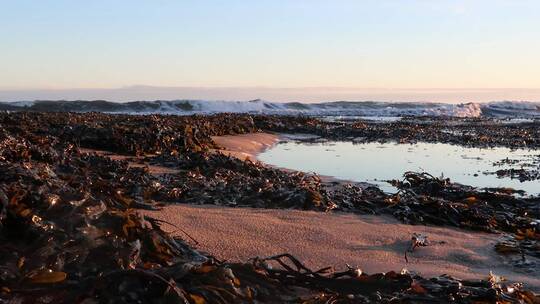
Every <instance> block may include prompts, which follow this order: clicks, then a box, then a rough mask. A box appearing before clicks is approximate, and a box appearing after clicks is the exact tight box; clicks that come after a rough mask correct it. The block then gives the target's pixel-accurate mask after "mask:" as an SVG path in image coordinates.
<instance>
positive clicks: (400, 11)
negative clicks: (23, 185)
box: [0, 0, 540, 89]
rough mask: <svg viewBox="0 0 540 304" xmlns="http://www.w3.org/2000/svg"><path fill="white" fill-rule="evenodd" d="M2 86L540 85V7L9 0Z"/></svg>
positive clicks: (513, 3)
mask: <svg viewBox="0 0 540 304" xmlns="http://www.w3.org/2000/svg"><path fill="white" fill-rule="evenodd" d="M0 71H1V72H0V87H1V88H17V89H25V88H113V87H119V86H129V85H153V86H210V87H211V86H239V87H245V86H248V87H249V86H265V87H320V86H325V87H326V86H332V87H334V86H339V87H356V88H540V1H536V0H531V1H525V0H524V1H519V0H508V1H502V0H491V1H483V0H477V1H474V0H470V1H459V0H455V1H437V0H424V1H414V0H411V1H408V0H400V1H398V0H395V1H385V0H374V1H352V0H351V1H339V0H328V1H316V0H305V1H294V0H290V1H279V0H271V1H234V0H228V1H158V0H154V1H150V0H148V1H135V0H130V1H120V0H114V1H75V0H69V1H68V0H65V1H55V0H49V1H41V0H34V1H25V0H14V1H8V0H5V1H3V0H0Z"/></svg>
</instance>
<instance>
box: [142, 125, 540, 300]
mask: <svg viewBox="0 0 540 304" xmlns="http://www.w3.org/2000/svg"><path fill="white" fill-rule="evenodd" d="M281 138H282V137H280V136H279V135H278V134H270V133H253V134H243V135H229V136H222V137H213V138H212V139H213V140H214V141H216V143H217V144H218V145H219V146H221V147H222V149H221V150H219V151H221V152H224V153H226V154H227V155H230V156H233V157H237V158H239V159H242V160H244V159H246V158H248V159H250V160H252V161H256V160H257V155H258V154H260V153H262V152H264V151H265V150H266V149H269V148H270V147H272V146H273V145H274V144H276V143H277V142H278V141H279V140H280V139H281ZM321 178H322V179H323V182H327V183H330V182H333V183H344V182H348V181H343V180H339V179H336V178H332V177H321ZM144 214H146V215H149V216H152V217H155V218H157V219H160V220H165V221H167V222H170V223H173V224H175V225H177V226H179V227H182V228H183V229H184V230H185V231H186V232H188V233H189V234H190V235H192V236H193V237H194V238H195V239H196V240H197V241H199V242H200V245H199V246H198V248H199V249H200V250H203V251H206V252H208V253H209V254H212V255H216V257H217V258H219V259H225V260H228V261H237V262H240V261H241V262H245V261H246V260H247V259H248V258H252V257H255V256H261V257H262V256H270V255H274V254H279V253H284V252H288V253H291V254H293V255H295V256H297V257H298V258H299V259H300V260H302V261H304V262H306V265H307V266H308V267H313V268H321V267H326V266H333V267H336V268H338V269H340V268H343V267H344V265H345V264H346V263H349V264H351V263H353V264H354V263H356V264H357V265H358V266H359V267H360V268H361V269H363V270H364V271H366V272H368V273H375V272H381V271H391V270H393V271H399V270H401V269H402V268H406V269H408V270H410V271H414V272H419V273H421V274H422V275H425V276H438V275H442V274H448V275H452V276H456V277H459V278H463V279H479V278H487V276H488V275H489V272H490V271H493V272H494V273H495V274H497V275H502V276H503V277H505V278H507V279H508V280H510V281H518V282H524V283H525V284H526V285H527V286H528V287H529V288H531V289H534V290H537V291H540V279H536V278H535V276H536V277H540V274H531V273H528V274H527V273H521V272H517V271H515V270H516V268H515V267H513V266H511V265H510V264H509V263H510V262H509V260H507V259H506V258H505V257H503V256H501V255H500V254H497V253H496V252H495V251H494V250H493V246H494V245H495V243H496V242H497V240H498V239H499V238H500V235H499V234H490V233H482V232H473V231H469V230H464V229H459V228H455V227H434V226H423V225H408V224H403V223H401V222H399V221H398V220H396V219H394V218H392V217H390V216H384V215H358V214H352V213H343V212H331V213H323V212H317V211H303V210H289V209H287V210H282V209H257V208H235V207H223V206H211V205H204V206H196V205H183V204H178V205H170V206H166V207H164V209H162V210H160V211H145V212H144ZM164 229H165V230H167V231H170V232H173V231H175V229H174V228H173V227H169V225H165V226H164ZM412 233H422V234H426V235H427V236H428V238H429V240H431V241H432V242H434V243H438V242H445V243H444V244H435V245H432V246H428V247H421V248H418V249H417V250H415V252H414V253H412V254H410V256H409V260H410V263H406V262H405V260H404V252H405V250H406V249H407V246H408V245H409V244H410V238H411V235H412ZM175 234H177V235H178V236H181V237H182V236H183V235H182V233H179V232H175Z"/></svg>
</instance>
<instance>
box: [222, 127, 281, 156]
mask: <svg viewBox="0 0 540 304" xmlns="http://www.w3.org/2000/svg"><path fill="white" fill-rule="evenodd" d="M212 140H214V142H215V143H216V144H217V145H218V146H220V147H222V148H223V149H221V150H219V151H220V152H221V153H224V154H226V155H229V156H233V157H236V158H239V159H242V160H244V159H246V158H247V159H249V160H251V161H255V160H256V158H257V154H259V153H261V152H263V151H264V150H266V149H269V148H271V147H272V146H273V145H275V144H276V143H277V142H278V141H279V140H280V136H279V135H278V134H271V133H251V134H240V135H225V136H212Z"/></svg>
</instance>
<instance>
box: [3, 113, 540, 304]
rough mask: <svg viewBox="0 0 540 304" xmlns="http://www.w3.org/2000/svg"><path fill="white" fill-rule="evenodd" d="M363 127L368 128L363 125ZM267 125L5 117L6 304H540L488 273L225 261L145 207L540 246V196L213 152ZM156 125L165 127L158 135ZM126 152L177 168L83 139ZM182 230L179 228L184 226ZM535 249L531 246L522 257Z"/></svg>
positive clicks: (235, 119) (226, 117) (280, 259)
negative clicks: (301, 169) (321, 220)
mask: <svg viewBox="0 0 540 304" xmlns="http://www.w3.org/2000/svg"><path fill="white" fill-rule="evenodd" d="M357 127H358V128H361V127H362V126H361V125H359V126H357ZM255 129H257V127H255V122H254V121H252V120H250V117H249V116H243V115H239V116H238V115H233V114H222V115H216V116H209V117H195V116H192V117H164V116H129V115H118V116H115V115H106V114H99V113H87V114H70V113H16V114H13V113H11V114H5V113H4V114H1V115H0V170H1V172H2V174H1V175H0V261H1V262H0V303H197V304H200V303H381V302H382V303H385V302H386V303H396V302H398V303H400V302H407V303H426V302H429V303H447V302H456V303H483V302H484V303H493V302H497V301H499V302H502V303H504V302H510V303H512V302H516V303H518V302H524V303H537V302H538V301H539V299H538V296H536V295H534V294H533V293H531V292H529V291H527V290H525V289H524V288H523V286H521V285H520V284H516V283H506V282H502V281H501V280H500V278H499V277H497V276H494V275H490V276H489V277H487V278H485V279H483V280H479V281H468V280H459V279H456V278H452V277H448V276H440V277H435V278H423V277H421V276H419V275H417V274H414V273H409V272H407V271H400V272H388V273H379V274H371V275H368V274H365V273H363V272H362V271H361V269H360V268H358V267H352V266H348V265H347V266H346V268H345V269H344V270H334V269H331V268H324V269H320V270H311V269H308V268H307V267H305V266H304V265H303V264H302V263H301V261H299V260H298V259H296V258H295V257H293V256H290V255H288V254H283V255H278V256H272V257H266V258H264V257H259V258H254V259H252V260H250V261H247V262H244V263H229V262H226V261H219V260H217V259H216V258H214V257H213V256H211V255H209V254H205V253H201V252H199V251H197V250H196V249H194V248H193V246H192V245H190V244H189V243H188V242H187V241H184V240H183V239H180V238H175V237H172V236H171V235H169V234H168V233H166V232H164V231H163V230H162V229H161V227H160V225H161V224H162V222H160V221H157V220H155V219H152V218H149V217H146V216H143V215H141V214H140V213H139V212H138V211H137V209H156V208H159V207H160V206H162V205H163V204H165V203H208V204H212V203H213V204H223V205H227V206H253V207H265V208H270V207H272V208H301V209H313V210H320V211H330V210H342V211H349V212H359V213H375V214H384V213H388V214H393V215H394V216H396V217H397V218H400V219H402V220H403V221H405V222H410V223H421V224H433V225H455V226H460V227H466V228H470V229H481V230H487V231H508V232H512V233H513V234H512V235H514V237H515V238H516V241H517V242H522V243H520V244H521V245H520V247H519V248H520V250H521V251H519V253H521V254H529V253H527V252H535V251H534V250H533V249H534V248H533V249H531V248H530V247H528V245H527V244H529V243H525V242H530V241H531V240H534V241H536V240H537V239H536V238H537V230H536V229H537V224H534V223H535V222H534V220H533V221H532V222H530V220H532V219H534V218H538V208H539V207H538V205H539V204H538V201H537V199H534V198H516V197H514V196H512V195H511V194H507V193H504V192H503V191H501V190H500V189H499V190H477V189H474V188H471V187H466V186H463V185H459V184H454V183H451V182H450V181H449V180H446V179H439V178H435V177H432V176H430V175H428V174H423V173H413V172H410V173H407V174H406V175H405V178H404V180H401V181H396V182H395V185H396V186H397V187H398V188H399V189H400V190H401V191H399V192H398V193H396V194H387V193H384V192H382V191H381V190H380V189H378V188H376V187H359V186H356V185H343V184H341V185H337V186H336V185H334V186H332V187H330V186H329V185H327V184H326V183H325V182H323V181H322V180H321V179H320V178H318V177H317V176H315V175H310V174H304V173H297V172H284V171H282V170H279V169H276V168H268V167H266V166H263V165H261V164H258V163H252V162H249V161H241V160H238V159H233V158H230V157H228V156H225V155H222V154H215V153H210V152H209V150H211V149H214V148H216V146H215V144H214V143H213V141H212V140H211V138H210V136H213V135H223V134H234V133H242V132H251V131H253V130H255ZM152 132H154V133H152ZM81 147H83V148H88V149H94V150H97V149H105V150H109V151H110V152H114V153H125V154H129V155H131V156H133V157H134V159H135V160H138V161H141V162H143V163H152V164H156V165H161V166H170V167H173V168H175V169H177V170H178V172H177V173H174V174H162V175H154V174H151V173H150V172H149V170H148V168H147V167H144V166H143V167H135V166H132V165H130V163H128V162H127V161H125V160H124V161H118V160H113V159H111V158H109V157H107V156H102V155H99V154H96V153H92V152H91V153H86V152H84V150H81V149H80V148H81ZM179 228H180V229H181V227H179ZM524 252H525V253H524Z"/></svg>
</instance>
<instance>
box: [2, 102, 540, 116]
mask: <svg viewBox="0 0 540 304" xmlns="http://www.w3.org/2000/svg"><path fill="white" fill-rule="evenodd" d="M0 110H8V111H21V110H23V111H24V110H27V111H52V112H60V111H62V112H64V111H68V112H106V113H128V114H156V113H159V114H175V115H190V114H211V113H220V112H233V113H264V114H302V115H317V116H320V115H324V116H338V115H339V116H377V117H391V116H452V117H510V118H513V117H526V118H531V117H540V103H537V102H527V101H497V102H489V103H472V102H471V103H462V104H445V103H429V102H395V103H393V102H375V101H362V102H349V101H336V102H322V103H300V102H289V103H277V102H268V101H264V100H251V101H205V100H170V101H166V100H156V101H133V102H126V103H120V102H110V101H103V100H94V101H82V100H77V101H19V102H9V103H8V102H5V103H0Z"/></svg>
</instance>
